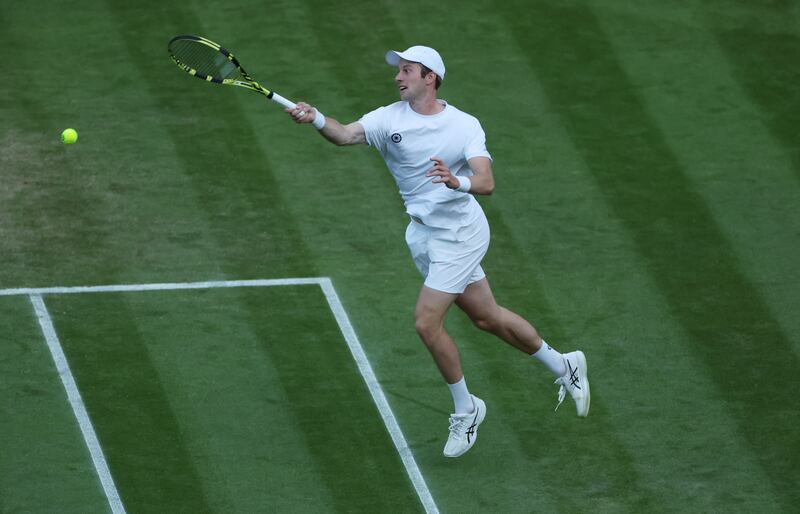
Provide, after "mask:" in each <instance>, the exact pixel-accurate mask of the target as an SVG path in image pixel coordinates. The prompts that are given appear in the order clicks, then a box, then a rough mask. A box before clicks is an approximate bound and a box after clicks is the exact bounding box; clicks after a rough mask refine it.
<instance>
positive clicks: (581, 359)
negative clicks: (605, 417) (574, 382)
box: [575, 350, 592, 418]
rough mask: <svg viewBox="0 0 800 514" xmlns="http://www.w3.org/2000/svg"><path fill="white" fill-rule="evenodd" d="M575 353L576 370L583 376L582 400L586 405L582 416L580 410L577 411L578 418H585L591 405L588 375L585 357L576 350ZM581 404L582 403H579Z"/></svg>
mask: <svg viewBox="0 0 800 514" xmlns="http://www.w3.org/2000/svg"><path fill="white" fill-rule="evenodd" d="M575 353H576V354H577V357H578V369H580V372H581V375H583V385H584V397H583V399H584V400H585V403H586V406H585V409H586V410H585V411H584V412H583V414H581V410H582V409H578V416H580V417H581V418H585V417H586V416H588V415H589V406H590V405H591V403H592V394H591V392H590V389H589V373H588V371H587V367H586V356H585V355H584V354H583V352H582V351H580V350H578V351H577V352H575ZM581 403H583V402H581ZM576 405H577V404H576Z"/></svg>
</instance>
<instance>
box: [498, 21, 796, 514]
mask: <svg viewBox="0 0 800 514" xmlns="http://www.w3.org/2000/svg"><path fill="white" fill-rule="evenodd" d="M532 14H533V16H532V18H533V19H546V20H549V25H548V26H547V27H544V26H542V25H537V26H535V27H534V26H532V24H531V22H530V21H528V20H515V21H514V22H513V23H512V24H511V26H512V28H513V30H514V32H515V34H516V35H517V37H518V39H519V42H520V45H521V46H523V47H525V48H529V49H530V62H531V66H532V67H533V68H534V69H536V70H537V71H538V73H539V76H540V79H541V81H542V84H543V85H544V88H545V91H546V93H547V95H548V97H549V98H550V99H551V101H552V102H553V104H554V105H556V106H558V108H559V110H560V112H561V115H562V117H563V119H564V123H565V126H566V128H567V129H568V130H569V131H570V133H571V135H572V138H573V141H574V142H575V144H576V147H577V148H578V149H579V150H580V151H581V153H582V154H583V155H584V156H585V159H586V161H587V163H589V165H590V166H591V167H592V171H593V173H594V175H595V177H596V180H597V181H598V184H599V185H600V186H601V188H602V189H603V191H604V193H605V194H606V197H607V200H608V202H609V205H611V206H612V207H613V210H614V212H615V214H616V215H617V216H618V217H619V218H620V219H621V220H622V221H623V223H624V224H625V226H626V228H627V229H628V230H629V231H630V233H631V235H632V236H633V238H634V240H635V241H636V243H637V248H638V250H639V252H640V253H641V255H642V256H643V257H644V258H645V259H646V260H647V262H648V264H649V267H650V270H651V272H652V273H653V277H654V280H655V282H656V283H657V284H659V287H660V288H661V291H662V292H663V294H664V295H665V297H666V298H667V299H668V301H669V304H670V307H671V310H672V312H673V313H674V314H675V315H676V316H677V317H678V318H679V319H680V321H681V323H683V324H684V326H685V327H686V330H687V331H688V332H689V333H690V334H692V338H693V341H692V343H693V344H692V345H691V346H690V347H689V349H690V350H691V351H693V352H696V354H697V355H698V356H699V357H701V358H702V359H703V360H704V361H705V362H706V364H707V369H708V373H709V375H710V376H712V377H713V378H714V380H715V381H716V382H717V383H718V384H719V387H720V392H721V394H723V395H724V398H725V401H726V403H727V406H728V407H729V409H730V410H731V412H732V413H733V415H734V416H735V417H736V418H737V420H738V422H739V426H740V428H741V430H742V431H743V432H744V433H745V435H746V437H747V440H748V441H749V442H750V444H752V445H753V447H754V450H755V451H756V452H757V453H758V454H759V455H760V456H761V459H760V462H761V464H762V466H763V467H764V470H765V471H766V473H767V475H768V476H769V477H770V479H771V480H772V481H773V482H774V484H775V490H777V491H780V495H781V496H780V500H781V501H782V503H784V504H785V505H787V506H788V505H792V504H793V500H794V499H795V496H796V494H797V493H796V492H795V491H794V490H793V489H792V487H791V485H790V484H792V483H794V482H796V480H797V477H798V469H797V462H795V461H794V460H793V459H785V458H784V456H785V455H786V453H785V452H786V450H787V448H797V444H798V442H797V435H796V433H794V431H793V430H792V429H790V428H789V427H791V426H794V425H795V424H796V422H797V416H798V414H797V413H796V412H789V411H786V410H785V409H783V407H785V406H786V405H790V404H791V402H792V398H791V393H790V392H791V391H792V390H794V389H795V388H796V386H797V384H796V382H797V381H798V379H796V378H791V377H793V376H795V373H794V370H795V369H796V368H797V363H796V359H795V358H793V354H792V353H791V352H790V348H789V343H788V341H787V340H786V338H785V336H784V335H783V334H782V333H781V332H780V330H779V328H778V325H777V323H776V322H775V321H774V320H773V319H771V316H770V315H769V312H768V310H767V309H766V308H765V307H764V306H763V304H762V303H761V302H760V301H759V300H758V296H757V293H756V291H755V288H754V287H753V285H752V284H751V283H750V282H749V280H748V278H747V277H746V276H745V275H744V274H743V273H742V271H741V270H740V269H739V267H738V263H737V262H735V261H734V260H733V259H732V258H731V257H730V254H731V252H730V250H729V248H728V244H727V242H726V239H725V236H724V234H722V233H721V232H720V230H719V228H718V227H717V226H716V225H715V224H714V222H713V220H712V218H711V216H710V214H709V212H708V208H707V207H706V206H705V204H704V203H703V201H702V199H701V198H699V197H698V196H697V195H696V194H695V193H693V191H692V190H691V189H690V188H689V187H688V184H687V181H686V178H685V177H684V176H683V173H684V171H683V170H682V169H681V168H680V166H679V165H678V164H677V160H676V157H675V156H674V154H673V153H672V151H671V150H670V149H669V148H668V147H667V146H666V145H665V144H664V142H663V138H662V136H661V134H660V133H659V132H658V131H657V130H656V129H655V128H654V123H653V122H652V121H651V120H650V118H649V116H648V114H647V113H646V112H645V110H644V108H643V107H642V104H641V101H640V100H639V98H638V97H637V96H636V94H635V93H633V88H632V85H631V84H630V81H629V79H628V78H627V77H626V75H625V73H624V72H623V71H622V69H621V67H620V65H619V63H618V62H617V61H616V59H615V56H614V53H613V50H612V49H611V48H610V47H609V45H608V42H607V41H606V40H605V36H604V35H603V33H602V31H601V30H600V28H599V26H598V23H597V20H596V19H595V18H594V16H593V15H592V14H591V13H589V12H587V11H586V9H583V8H580V9H578V8H571V7H567V8H551V7H548V6H544V5H542V6H537V7H536V9H535V12H534V13H532ZM575 24H578V25H579V26H581V28H582V30H580V31H575V30H571V28H572V27H574V26H576V25H575ZM557 34H568V35H569V36H570V37H569V38H568V39H567V38H559V40H560V41H562V45H561V46H559V52H553V51H548V48H555V47H554V46H548V45H547V44H546V43H547V41H548V40H549V39H550V38H555V37H557ZM565 48H566V50H567V51H566V52H565V51H564V50H565ZM565 56H567V57H565ZM569 56H581V59H582V60H581V62H578V61H577V59H574V58H572V59H571V58H569ZM587 63H590V66H589V67H588V68H587ZM598 77H602V84H603V87H602V89H601V88H600V87H599V86H598V82H597V81H598ZM564 84H571V85H572V86H573V87H572V88H570V89H565V88H564ZM600 90H602V92H603V96H602V98H598V97H597V95H598V93H599V91H600ZM590 105H591V106H592V109H591V110H590V109H587V107H588V106H590ZM593 119H602V120H603V122H604V123H608V120H613V123H614V125H615V126H617V127H620V131H619V132H620V133H619V136H620V137H619V138H618V139H614V140H611V139H608V138H603V139H600V138H598V137H597V134H598V130H599V127H597V126H596V125H595V124H594V122H593ZM753 344H757V345H758V347H759V350H760V351H759V356H760V358H759V361H758V362H757V363H755V362H753V360H752V359H750V358H749V357H748V350H749V349H751V348H752V345H753ZM776 373H777V374H779V375H781V376H785V377H787V380H788V383H785V384H783V385H782V386H781V387H771V384H772V383H773V380H772V378H773V377H774V376H775V374H776ZM733 377H737V380H735V381H734V380H732V379H733ZM793 384H794V385H793ZM765 398H768V401H765ZM766 434H769V437H766ZM795 453H796V452H795Z"/></svg>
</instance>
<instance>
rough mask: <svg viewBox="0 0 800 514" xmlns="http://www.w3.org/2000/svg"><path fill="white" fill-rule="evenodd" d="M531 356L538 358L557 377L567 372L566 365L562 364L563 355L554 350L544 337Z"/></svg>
mask: <svg viewBox="0 0 800 514" xmlns="http://www.w3.org/2000/svg"><path fill="white" fill-rule="evenodd" d="M531 357H536V358H537V359H539V361H541V363H542V364H544V365H545V367H546V368H547V369H549V370H550V372H551V373H552V374H554V375H555V376H557V377H560V376H562V375H564V373H566V372H567V366H566V364H564V356H563V355H561V354H560V353H559V352H558V350H555V349H554V348H553V347H551V346H550V345H549V344H547V343H545V342H544V339H542V347H541V348H539V351H537V352H536V353H534V354H533V355H531Z"/></svg>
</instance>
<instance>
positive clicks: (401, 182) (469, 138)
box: [358, 100, 492, 228]
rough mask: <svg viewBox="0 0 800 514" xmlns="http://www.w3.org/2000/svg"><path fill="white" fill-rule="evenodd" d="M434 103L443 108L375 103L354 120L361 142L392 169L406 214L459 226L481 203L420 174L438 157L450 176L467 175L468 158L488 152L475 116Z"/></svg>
mask: <svg viewBox="0 0 800 514" xmlns="http://www.w3.org/2000/svg"><path fill="white" fill-rule="evenodd" d="M438 101H439V102H440V103H441V104H443V105H444V110H442V111H441V112H439V113H436V114H432V115H424V114H419V113H417V112H416V111H414V110H413V109H412V108H411V105H410V104H409V103H408V102H405V101H400V102H396V103H393V104H391V105H387V106H386V107H379V108H378V109H375V110H374V111H372V112H370V113H367V114H365V115H364V116H362V117H361V119H360V120H358V122H359V123H360V124H361V125H362V126H363V127H364V133H365V135H366V139H367V144H369V145H370V146H374V147H375V148H377V150H378V152H380V154H381V156H382V157H383V159H384V160H385V161H386V166H387V167H388V168H389V171H391V172H392V175H393V176H394V179H395V181H396V182H397V187H398V188H399V189H400V195H401V196H402V197H403V202H404V203H405V206H406V212H408V214H409V215H411V216H415V217H417V218H419V219H420V220H422V223H424V224H425V225H428V226H431V227H439V228H459V227H462V226H464V225H468V224H469V223H471V222H472V221H474V220H475V218H476V217H477V216H478V215H479V213H480V211H481V207H480V205H479V204H478V202H477V201H476V200H475V198H474V197H473V196H472V195H471V194H469V193H463V192H461V191H456V190H453V189H450V188H448V187H447V186H445V185H444V184H443V183H438V184H434V183H433V182H432V181H433V179H434V178H435V177H426V176H425V173H426V172H427V171H428V170H429V169H431V168H432V167H433V165H434V162H433V161H431V160H430V159H431V157H439V158H441V159H442V160H443V161H444V163H445V164H446V165H447V166H448V167H449V168H450V172H451V173H452V174H453V175H457V176H467V177H469V176H471V175H472V170H471V169H470V168H469V165H468V164H467V160H468V159H471V158H473V157H488V158H489V159H491V158H492V156H491V155H489V152H488V151H487V150H486V135H485V134H484V132H483V129H482V128H481V124H480V122H479V121H478V120H477V118H475V117H474V116H471V115H469V114H467V113H465V112H462V111H460V110H458V109H456V108H455V107H453V106H452V105H449V104H448V103H447V102H445V101H444V100H438Z"/></svg>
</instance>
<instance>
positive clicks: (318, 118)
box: [311, 110, 325, 130]
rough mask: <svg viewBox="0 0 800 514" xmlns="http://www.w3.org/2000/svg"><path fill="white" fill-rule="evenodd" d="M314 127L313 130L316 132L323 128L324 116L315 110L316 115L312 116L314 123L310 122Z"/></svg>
mask: <svg viewBox="0 0 800 514" xmlns="http://www.w3.org/2000/svg"><path fill="white" fill-rule="evenodd" d="M311 124H312V125H314V128H315V129H317V130H322V128H323V127H324V126H325V115H324V114H322V113H321V112H319V110H317V113H316V114H315V115H314V121H312V122H311Z"/></svg>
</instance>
